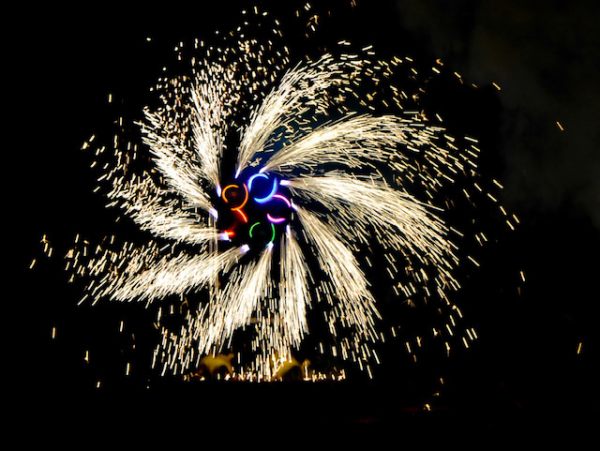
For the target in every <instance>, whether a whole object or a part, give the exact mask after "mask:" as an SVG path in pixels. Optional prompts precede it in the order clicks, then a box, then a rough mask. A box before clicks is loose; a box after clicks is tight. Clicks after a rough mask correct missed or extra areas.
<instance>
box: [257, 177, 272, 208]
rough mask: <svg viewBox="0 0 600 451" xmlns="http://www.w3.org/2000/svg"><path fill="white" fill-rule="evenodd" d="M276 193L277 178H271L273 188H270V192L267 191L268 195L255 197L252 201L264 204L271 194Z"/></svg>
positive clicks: (270, 197)
mask: <svg viewBox="0 0 600 451" xmlns="http://www.w3.org/2000/svg"><path fill="white" fill-rule="evenodd" d="M276 193H277V179H275V180H273V188H271V192H270V193H269V195H268V196H265V197H255V198H254V201H255V202H257V203H259V204H264V203H267V202H269V201H270V200H271V199H272V198H273V196H274V195H275V194H276Z"/></svg>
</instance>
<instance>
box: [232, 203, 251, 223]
mask: <svg viewBox="0 0 600 451" xmlns="http://www.w3.org/2000/svg"><path fill="white" fill-rule="evenodd" d="M231 211H235V212H236V213H237V214H239V215H240V216H241V218H242V221H244V222H248V216H246V214H245V213H244V212H243V211H242V210H241V207H239V208H232V209H231Z"/></svg>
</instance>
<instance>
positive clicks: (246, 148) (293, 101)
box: [237, 55, 358, 174]
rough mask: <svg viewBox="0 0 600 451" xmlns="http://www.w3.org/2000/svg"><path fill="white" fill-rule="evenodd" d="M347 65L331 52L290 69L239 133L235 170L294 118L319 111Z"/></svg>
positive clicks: (263, 148)
mask: <svg viewBox="0 0 600 451" xmlns="http://www.w3.org/2000/svg"><path fill="white" fill-rule="evenodd" d="M355 64H358V63H356V62H355ZM350 66H351V64H349V63H348V62H338V61H336V60H335V59H333V57H332V56H331V55H324V56H323V57H321V58H320V59H319V60H318V61H316V62H314V63H312V64H310V65H308V66H306V65H297V66H296V67H294V68H293V69H290V70H289V71H288V72H287V73H286V74H285V75H284V76H283V77H282V79H281V81H280V83H279V85H278V86H277V87H276V88H275V89H273V90H272V91H271V92H270V93H269V94H268V95H267V96H266V98H265V99H264V100H263V102H262V103H261V104H260V106H259V107H258V108H257V109H255V110H254V111H252V113H251V116H250V121H249V124H248V126H247V127H245V128H244V130H243V133H242V139H241V143H240V149H239V156H238V168H237V173H238V174H239V173H240V172H241V171H242V170H243V169H244V168H246V167H247V166H248V164H249V163H250V160H251V159H252V157H253V155H254V154H255V153H258V152H263V151H264V150H265V148H266V147H267V144H268V141H269V138H270V137H271V136H272V135H273V134H274V133H275V131H276V130H278V129H281V128H285V127H287V126H288V125H289V124H291V123H292V122H295V121H297V120H298V118H299V116H301V115H303V114H305V113H306V112H307V111H308V109H309V107H315V108H316V109H317V111H320V112H322V111H323V107H324V103H325V102H326V100H325V99H324V95H325V93H326V90H327V88H329V87H330V86H331V85H333V84H335V83H340V81H341V77H339V75H340V70H341V68H343V67H350Z"/></svg>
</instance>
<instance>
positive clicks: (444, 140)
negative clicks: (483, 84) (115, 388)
mask: <svg viewBox="0 0 600 451" xmlns="http://www.w3.org/2000/svg"><path fill="white" fill-rule="evenodd" d="M244 17H245V20H244V21H243V25H240V27H239V28H237V29H236V30H235V31H233V32H232V33H229V34H225V35H224V36H223V37H218V38H215V39H214V41H215V42H214V43H210V42H204V41H201V40H196V41H194V42H192V43H190V45H187V44H184V43H180V44H179V45H178V46H177V47H176V49H175V51H176V56H177V61H178V63H179V66H178V67H180V69H181V70H179V71H178V73H177V74H176V75H165V76H163V77H161V78H160V79H159V80H158V81H157V83H156V84H155V85H154V86H152V88H151V90H150V92H149V94H148V106H146V107H145V108H144V110H143V117H142V118H141V119H140V120H139V121H133V123H127V122H128V121H127V120H126V119H124V118H122V117H120V118H119V119H118V121H117V127H118V131H117V132H116V133H115V135H114V138H113V140H112V143H111V144H110V145H102V144H98V142H97V141H98V140H97V139H95V138H92V139H90V140H89V141H88V142H86V143H85V145H84V148H85V149H86V150H87V151H89V152H93V154H94V161H93V163H92V167H94V168H97V169H99V170H100V176H99V179H98V181H99V185H98V191H99V192H101V193H104V194H105V195H106V198H107V201H108V202H107V206H108V207H109V208H111V209H112V211H117V212H118V213H119V216H118V220H119V221H120V222H121V223H125V222H129V223H133V224H135V226H136V227H137V230H138V232H139V234H140V236H142V237H143V238H144V240H145V244H140V243H139V242H137V241H120V240H119V238H118V237H117V236H113V235H111V236H108V237H106V238H105V239H104V240H102V241H101V242H99V243H97V244H96V243H94V244H91V243H90V242H89V241H84V240H83V239H81V238H80V237H79V236H78V237H77V238H76V240H75V245H74V246H73V247H72V249H70V250H69V251H68V253H67V255H66V260H67V263H66V265H67V266H66V269H67V271H68V272H69V274H70V280H71V281H73V282H74V281H76V280H79V281H81V283H82V287H83V290H84V296H83V298H82V300H81V302H91V303H96V302H110V301H118V302H141V303H143V304H144V305H145V306H147V307H148V308H152V309H155V310H156V328H157V329H158V330H159V331H160V338H159V342H158V344H157V346H156V349H155V351H154V356H153V366H154V367H155V368H157V370H158V371H159V373H160V374H166V373H174V374H188V373H190V372H192V371H194V370H196V369H197V368H198V367H199V365H200V364H201V362H202V361H203V359H204V361H206V359H207V358H213V357H210V356H214V355H217V354H223V353H227V352H230V351H231V352H233V353H236V362H237V364H238V367H237V368H239V370H236V371H237V372H236V373H235V376H236V377H238V378H241V379H258V380H273V379H278V378H279V374H280V373H281V368H282V366H283V365H286V364H288V365H289V362H291V361H296V360H295V359H296V357H297V354H298V353H299V352H304V353H306V352H308V353H310V352H314V353H316V354H319V355H325V354H326V355H328V356H330V359H331V360H332V361H335V362H336V364H335V365H336V366H335V367H336V368H337V370H336V372H335V374H336V377H343V375H344V374H345V373H344V370H343V368H344V365H345V363H346V362H348V363H352V364H355V365H356V366H357V367H358V368H360V369H362V370H363V371H365V372H366V373H367V374H368V375H371V374H372V369H373V366H374V365H376V364H377V363H379V362H380V357H379V355H378V353H377V346H378V344H379V343H382V342H386V340H391V339H393V338H394V337H395V334H396V328H394V327H391V328H390V327H386V328H384V327H381V321H382V315H383V313H382V309H381V308H380V306H379V300H378V298H377V296H376V295H375V293H374V286H373V284H374V281H373V280H372V275H373V274H375V273H376V274H378V277H381V278H382V279H385V280H386V282H385V283H386V285H387V286H389V287H390V291H391V292H393V293H392V295H393V297H394V302H397V303H408V304H410V305H433V306H435V308H436V310H437V311H439V312H440V316H441V317H442V318H443V321H442V322H441V325H440V326H438V325H435V326H433V327H431V328H430V329H429V330H428V332H427V333H428V334H429V335H430V336H431V337H432V339H433V338H434V339H436V340H438V341H439V343H440V344H442V346H444V347H445V349H450V346H451V345H450V343H451V342H454V341H458V342H459V343H462V345H464V346H465V347H468V346H469V344H470V343H471V342H472V341H474V340H476V338H477V334H476V331H475V330H474V329H472V328H469V327H466V326H463V325H462V323H461V319H462V316H463V315H462V312H461V310H460V308H459V307H458V306H457V305H455V303H454V301H453V298H454V295H455V294H456V293H457V292H458V291H459V290H460V288H461V280H460V278H459V276H458V275H457V268H460V267H461V266H464V265H469V266H470V267H473V268H475V267H477V266H478V265H479V263H478V262H477V260H476V257H475V256H473V255H470V254H467V253H466V252H465V248H464V247H463V246H462V243H464V242H466V241H467V240H473V241H476V242H477V243H479V244H480V245H484V244H485V243H486V242H487V241H488V237H487V236H486V234H485V233H484V231H483V230H475V229H474V228H473V227H469V228H465V229H461V228H460V227H459V225H460V224H459V222H460V221H458V222H457V221H455V220H452V219H451V218H450V217H451V213H452V211H453V209H454V208H456V205H457V203H463V204H465V205H467V206H469V208H470V210H469V211H470V214H471V216H468V217H465V218H464V220H463V222H464V223H465V224H467V223H469V221H471V219H472V217H475V216H476V215H477V212H478V205H479V204H480V203H484V202H485V203H489V204H492V205H496V207H495V208H497V209H498V211H499V212H500V214H501V215H503V216H504V217H505V219H504V220H505V221H506V224H507V225H508V227H509V228H514V226H515V225H516V223H517V222H518V220H517V218H516V217H515V216H514V215H510V214H509V213H507V212H506V210H505V209H504V208H503V207H502V206H500V205H499V204H498V201H497V199H498V194H497V192H498V191H499V190H500V189H501V188H502V186H501V185H500V183H499V182H497V181H496V180H490V181H489V182H488V181H486V180H485V179H483V178H482V177H480V175H479V154H480V152H481V150H480V148H479V144H478V142H477V140H476V139H475V138H473V137H469V136H453V134H452V133H451V132H450V131H449V130H447V128H446V127H445V125H444V122H443V120H442V118H441V117H440V116H439V115H437V114H436V112H435V111H425V110H424V109H423V108H422V107H421V105H420V99H421V97H422V96H423V95H424V93H425V89H424V88H425V83H424V80H426V78H427V76H426V75H421V74H419V72H418V70H417V69H416V67H415V65H414V64H413V60H412V59H411V58H410V57H392V58H379V57H378V56H377V55H376V53H375V51H374V50H373V49H372V48H371V47H364V48H360V49H356V48H354V47H353V46H352V45H351V44H350V43H349V42H346V41H342V42H339V43H338V45H337V46H336V47H335V48H332V49H329V51H328V52H325V53H322V54H321V55H319V56H317V57H308V56H305V57H298V56H292V55H291V52H290V51H289V50H288V48H287V47H286V45H285V40H284V37H283V33H282V31H281V30H280V27H279V23H278V22H277V20H275V19H271V18H270V17H269V16H268V14H266V13H263V12H260V11H258V10H254V11H248V12H247V13H246V12H245V15H244ZM259 25H260V27H259ZM261 27H262V28H261ZM255 29H260V30H261V34H260V36H259V37H257V38H253V37H250V36H252V33H253V30H255ZM265 29H268V33H266V32H265ZM441 70H442V63H441V62H439V61H438V62H436V65H435V66H434V67H433V68H432V72H431V73H432V74H436V73H439V72H440V71H441ZM456 77H457V79H458V81H459V82H462V80H461V79H460V76H459V75H458V74H456ZM167 300H168V301H169V302H170V303H171V304H170V305H178V309H177V312H178V314H177V315H172V314H167V309H166V308H163V303H164V302H166V301H167ZM173 316H176V318H175V319H174V318H173ZM401 321H402V318H399V319H398V323H401ZM313 336H314V338H311V339H310V340H309V337H313ZM423 340H424V337H423V336H416V337H414V338H413V341H405V343H404V346H403V347H405V348H406V349H407V350H408V352H409V353H412V352H413V349H412V348H413V347H419V346H421V342H422V341H423ZM307 342H308V344H307ZM306 347H309V348H310V349H309V351H307V350H306ZM242 354H243V356H242ZM230 360H231V358H229V360H227V367H228V372H229V373H231V374H233V370H232V369H231V365H230V363H229V362H230ZM306 365H308V364H306ZM306 365H305V366H306ZM332 371H333V370H331V369H330V370H329V372H330V373H331V372H332ZM304 376H305V378H310V377H313V378H314V377H318V374H317V373H313V374H312V376H311V375H310V374H309V371H308V370H305V371H304Z"/></svg>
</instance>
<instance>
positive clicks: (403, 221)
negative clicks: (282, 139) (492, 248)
mask: <svg viewBox="0 0 600 451" xmlns="http://www.w3.org/2000/svg"><path fill="white" fill-rule="evenodd" d="M289 186H290V188H291V189H292V190H293V192H294V193H295V194H297V195H298V196H299V197H302V198H305V199H307V200H310V201H316V202H319V203H321V204H322V205H324V206H326V207H327V208H328V209H329V210H330V211H331V213H332V215H334V217H338V218H341V220H340V221H338V223H339V224H340V226H342V227H343V228H344V229H346V232H347V234H350V235H351V236H352V235H356V234H357V233H359V229H357V223H359V224H360V223H363V224H374V225H375V226H377V227H379V228H381V229H382V232H384V233H381V234H379V235H378V236H379V242H381V243H387V244H390V245H391V246H392V247H393V248H395V249H396V250H400V249H402V248H404V249H405V250H408V251H410V253H412V254H415V255H418V256H421V258H423V259H424V260H425V261H427V262H429V263H436V264H442V265H446V264H447V258H448V256H449V255H452V253H451V245H450V244H449V242H448V240H447V238H446V233H447V228H446V227H445V225H444V223H443V222H442V221H441V220H440V219H439V218H438V217H437V216H435V215H434V214H433V212H432V211H431V210H432V209H431V207H428V206H426V205H424V204H422V203H420V202H418V201H417V200H416V199H415V198H414V197H413V196H410V195H409V194H407V193H402V192H400V191H397V190H395V189H392V188H390V187H389V186H387V185H385V184H384V183H383V182H378V181H374V180H369V181H366V180H361V179H360V178H358V177H354V176H351V175H347V174H342V173H328V174H327V175H324V176H321V177H299V178H297V179H293V180H290V181H289Z"/></svg>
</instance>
